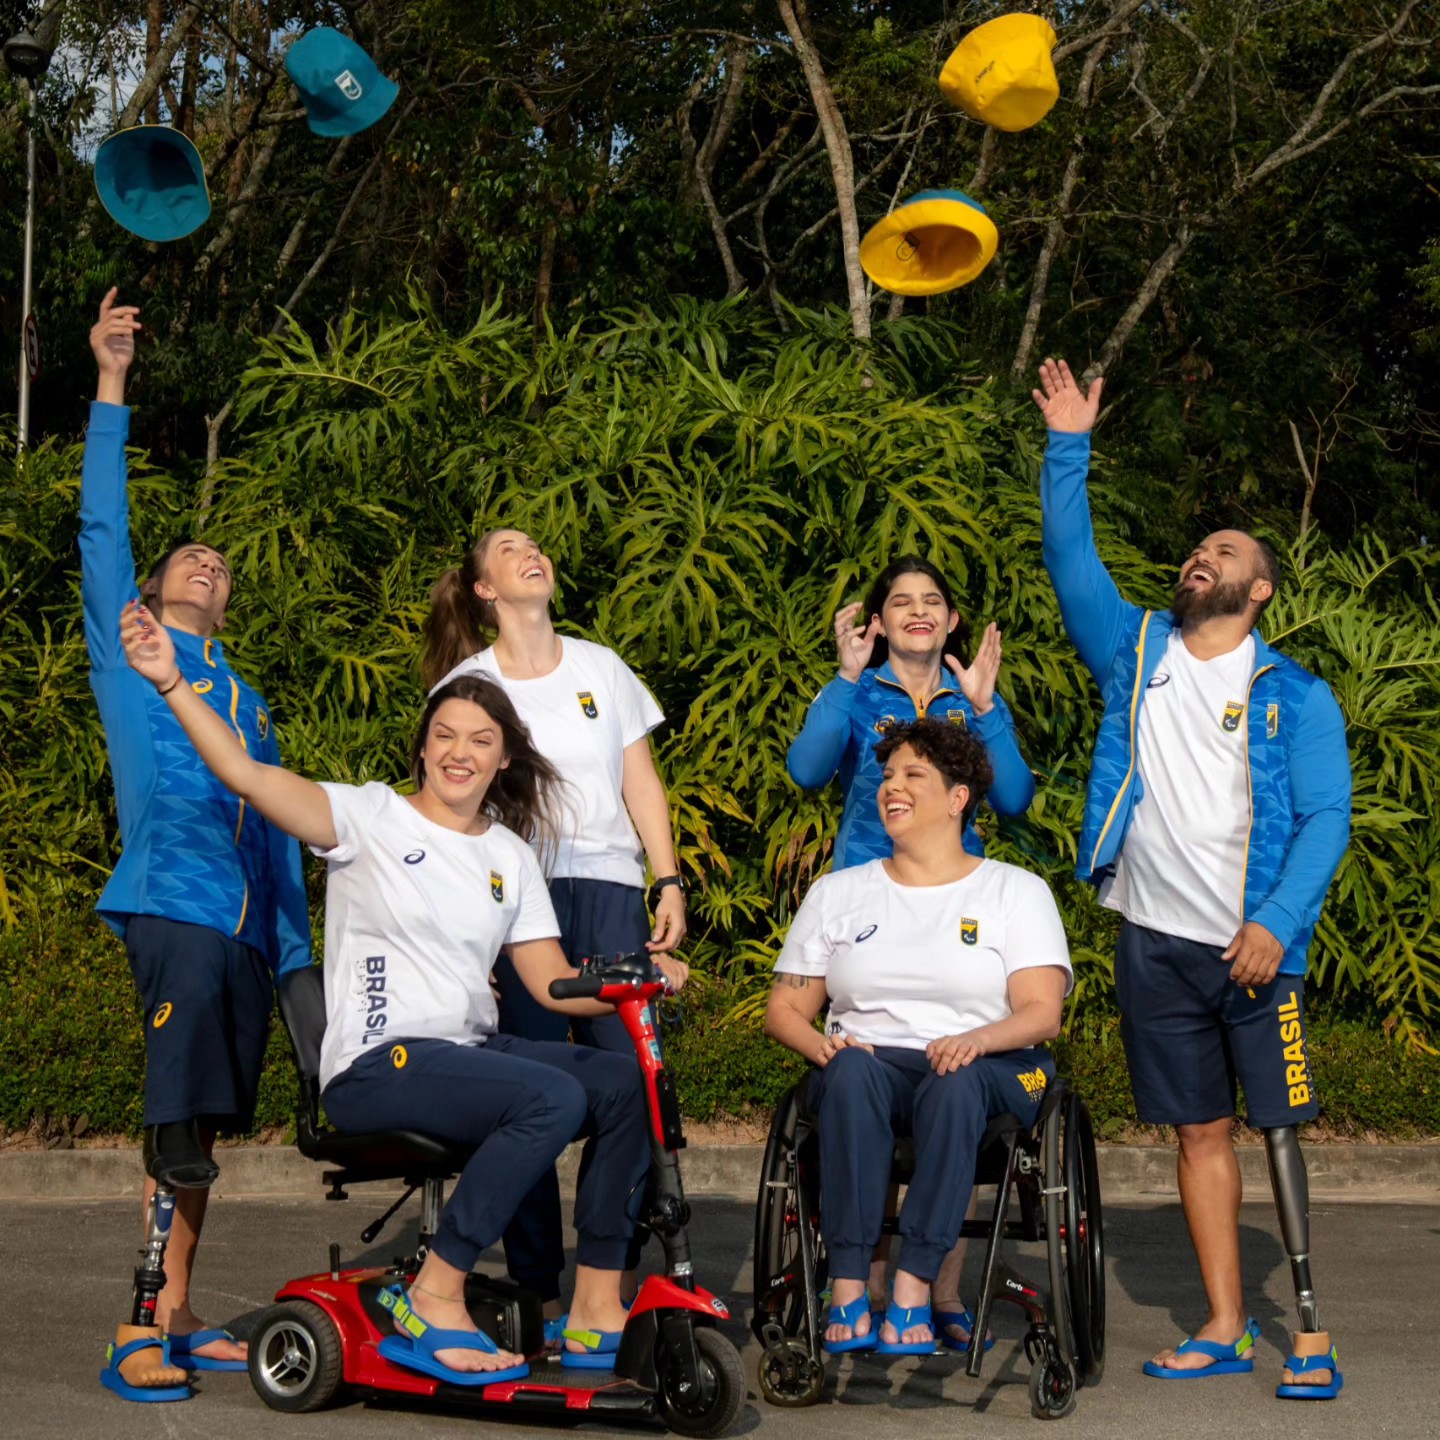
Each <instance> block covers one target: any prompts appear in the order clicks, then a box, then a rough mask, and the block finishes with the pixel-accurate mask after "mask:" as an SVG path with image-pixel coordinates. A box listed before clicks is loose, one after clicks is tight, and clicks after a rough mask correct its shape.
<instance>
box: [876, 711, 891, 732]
mask: <svg viewBox="0 0 1440 1440" xmlns="http://www.w3.org/2000/svg"><path fill="white" fill-rule="evenodd" d="M894 728H895V717H894V716H893V715H882V716H881V717H880V718H879V719H878V720H877V721H876V722H875V733H876V734H877V735H888V734H889V733H890V732H891V731H892V730H893V729H894Z"/></svg>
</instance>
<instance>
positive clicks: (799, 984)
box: [775, 974, 814, 990]
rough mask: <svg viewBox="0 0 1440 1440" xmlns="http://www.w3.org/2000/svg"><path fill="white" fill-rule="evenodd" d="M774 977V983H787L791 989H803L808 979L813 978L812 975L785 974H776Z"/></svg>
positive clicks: (808, 981)
mask: <svg viewBox="0 0 1440 1440" xmlns="http://www.w3.org/2000/svg"><path fill="white" fill-rule="evenodd" d="M775 979H776V983H777V984H779V985H788V986H789V987H790V988H791V989H792V990H803V989H804V988H805V987H806V986H807V985H808V984H809V983H810V981H811V980H812V979H814V976H812V975H789V974H786V975H777V976H776V977H775Z"/></svg>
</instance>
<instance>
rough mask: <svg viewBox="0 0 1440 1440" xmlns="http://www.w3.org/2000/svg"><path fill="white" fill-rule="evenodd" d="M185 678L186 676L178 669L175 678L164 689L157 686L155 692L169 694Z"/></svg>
mask: <svg viewBox="0 0 1440 1440" xmlns="http://www.w3.org/2000/svg"><path fill="white" fill-rule="evenodd" d="M184 678H185V677H184V676H183V675H182V674H181V673H180V672H179V671H178V670H177V671H176V672H175V678H174V679H173V680H172V681H171V682H170V683H169V684H168V685H167V686H166V687H165V688H164V689H163V690H161V689H160V688H159V687H158V686H157V687H156V690H155V693H156V694H157V695H168V694H169V693H170V692H171V691H172V690H173V689H174V688H175V687H176V686H177V685H178V684H179V683H180V682H181V681H182V680H183V679H184Z"/></svg>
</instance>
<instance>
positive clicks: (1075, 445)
mask: <svg viewBox="0 0 1440 1440" xmlns="http://www.w3.org/2000/svg"><path fill="white" fill-rule="evenodd" d="M1045 445H1046V448H1047V449H1049V450H1058V451H1061V452H1062V453H1063V452H1065V451H1070V452H1071V453H1073V454H1077V455H1078V454H1080V453H1081V452H1082V451H1083V452H1084V453H1085V454H1087V455H1088V454H1089V453H1090V432H1089V431H1088V430H1085V431H1082V432H1081V433H1080V434H1076V433H1075V432H1074V431H1073V430H1047V431H1046V432H1045Z"/></svg>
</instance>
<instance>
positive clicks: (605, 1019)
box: [495, 877, 650, 1300]
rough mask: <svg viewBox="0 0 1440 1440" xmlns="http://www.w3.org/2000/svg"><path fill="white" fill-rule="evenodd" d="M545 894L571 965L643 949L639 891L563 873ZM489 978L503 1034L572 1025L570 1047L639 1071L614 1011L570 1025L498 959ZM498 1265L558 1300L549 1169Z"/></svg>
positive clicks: (634, 1251) (549, 1032)
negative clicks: (494, 984)
mask: <svg viewBox="0 0 1440 1440" xmlns="http://www.w3.org/2000/svg"><path fill="white" fill-rule="evenodd" d="M550 899H551V900H552V902H553V903H554V905H555V918H556V919H557V920H558V921H559V923H560V948H561V949H562V950H564V952H565V958H566V959H567V960H568V961H569V962H570V963H571V964H572V965H578V964H579V963H580V962H581V961H582V960H589V959H599V958H604V959H607V960H613V959H614V958H615V956H616V955H628V954H636V953H639V952H642V951H643V950H644V949H645V942H646V941H647V940H648V939H649V938H650V917H649V914H648V913H647V911H646V909H645V892H644V891H643V890H641V889H639V888H638V887H636V886H633V885H617V884H615V883H613V882H612V881H609V880H576V879H569V878H564V877H562V878H559V879H555V880H552V881H551V882H550ZM495 978H496V980H497V981H498V982H499V986H500V1028H501V1030H502V1031H504V1032H505V1033H506V1034H507V1035H520V1036H523V1037H524V1038H526V1039H527V1040H553V1041H559V1042H563V1041H564V1040H565V1037H566V1035H567V1033H568V1032H569V1031H570V1030H571V1028H572V1025H573V1030H574V1035H575V1042H576V1044H578V1045H585V1046H595V1047H597V1048H598V1049H601V1050H607V1051H610V1052H612V1053H613V1054H614V1055H615V1056H617V1057H625V1058H628V1059H629V1060H630V1063H631V1065H632V1066H633V1067H634V1069H635V1073H636V1076H637V1077H638V1076H639V1073H640V1065H639V1062H638V1061H637V1060H636V1059H635V1048H634V1046H633V1045H632V1044H631V1042H630V1037H629V1035H627V1034H626V1033H625V1026H624V1025H623V1024H621V1022H620V1017H619V1016H618V1015H600V1016H597V1017H595V1018H593V1019H591V1018H584V1019H576V1020H574V1021H573V1022H572V1021H571V1019H570V1017H569V1016H567V1015H562V1014H560V1013H559V1012H558V1011H555V1010H547V1009H546V1008H545V1007H544V1006H543V1005H541V1004H540V1002H539V1001H538V1000H536V999H535V997H534V996H533V995H531V994H530V992H529V991H528V990H527V989H526V988H525V984H524V982H523V981H522V980H521V979H520V977H519V976H518V975H517V974H516V973H515V969H514V967H513V966H512V965H511V963H510V961H509V960H508V959H507V958H505V957H504V956H502V957H501V958H500V960H499V961H497V962H496V965H495ZM642 1123H643V1121H642ZM637 1203H638V1202H637ZM639 1262H640V1246H639V1245H638V1244H632V1245H631V1247H630V1252H629V1255H628V1257H627V1261H626V1264H625V1269H627V1270H633V1269H634V1268H635V1266H636V1265H638V1264H639ZM505 1263H506V1267H507V1268H508V1269H509V1271H510V1274H511V1275H512V1276H513V1277H514V1279H515V1281H516V1282H517V1283H518V1284H521V1285H523V1286H525V1288H526V1289H527V1290H533V1291H534V1292H535V1293H536V1294H537V1295H538V1296H539V1297H540V1298H541V1300H556V1299H559V1296H560V1275H561V1272H562V1271H563V1270H564V1269H565V1239H564V1234H563V1231H562V1229H561V1213H560V1182H559V1181H558V1180H557V1179H556V1178H555V1172H554V1170H553V1169H551V1170H549V1171H547V1172H546V1173H545V1174H544V1175H542V1176H541V1177H540V1179H539V1181H538V1182H537V1184H536V1186H535V1189H534V1190H533V1191H532V1192H531V1194H530V1195H529V1196H527V1197H526V1200H525V1203H524V1204H523V1205H522V1206H521V1207H520V1209H519V1211H518V1212H517V1213H516V1216H515V1221H514V1223H513V1224H512V1225H511V1226H510V1227H509V1229H507V1230H506V1232H505ZM582 1263H583V1262H582Z"/></svg>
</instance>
